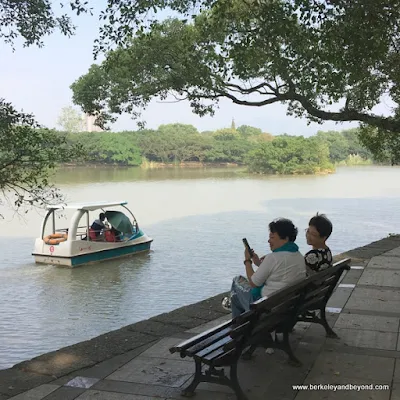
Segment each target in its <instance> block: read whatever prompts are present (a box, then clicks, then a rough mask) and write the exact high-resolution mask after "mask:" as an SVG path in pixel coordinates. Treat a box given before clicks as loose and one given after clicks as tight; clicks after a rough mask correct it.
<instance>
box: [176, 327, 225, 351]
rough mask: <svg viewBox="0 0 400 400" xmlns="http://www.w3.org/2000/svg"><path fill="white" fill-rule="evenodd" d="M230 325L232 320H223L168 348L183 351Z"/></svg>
mask: <svg viewBox="0 0 400 400" xmlns="http://www.w3.org/2000/svg"><path fill="white" fill-rule="evenodd" d="M231 325H232V320H230V321H227V322H224V323H222V324H221V325H218V326H216V327H214V328H211V329H208V330H207V331H205V332H202V333H200V334H198V335H196V336H193V337H192V338H190V339H188V340H185V341H184V342H181V343H179V344H177V345H175V346H173V347H171V348H170V349H169V351H170V352H171V353H176V352H178V351H181V352H182V351H185V350H186V349H187V348H189V347H191V346H194V345H195V344H197V343H199V342H201V341H202V340H204V339H207V338H209V337H210V336H212V335H214V334H216V333H218V332H220V331H222V330H224V329H227V328H228V327H229V326H231Z"/></svg>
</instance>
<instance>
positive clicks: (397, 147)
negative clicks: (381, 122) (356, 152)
mask: <svg viewBox="0 0 400 400" xmlns="http://www.w3.org/2000/svg"><path fill="white" fill-rule="evenodd" d="M358 137H359V140H360V142H361V143H362V144H363V145H364V146H365V147H366V148H367V149H369V150H370V151H371V152H373V154H374V159H375V160H376V161H378V162H382V163H389V164H391V165H398V164H400V135H399V134H398V133H395V132H388V131H383V130H381V129H378V128H372V127H370V126H366V125H365V126H363V127H361V129H360V131H359V132H358Z"/></svg>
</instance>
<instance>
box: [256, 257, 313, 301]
mask: <svg viewBox="0 0 400 400" xmlns="http://www.w3.org/2000/svg"><path fill="white" fill-rule="evenodd" d="M305 277H306V264H305V262H304V257H303V255H302V254H301V253H300V252H299V251H296V252H295V253H293V252H289V251H278V252H276V253H270V254H267V255H266V256H265V258H264V260H263V262H262V263H261V265H260V266H259V267H258V269H257V271H256V272H255V273H254V274H253V276H252V277H251V280H252V282H253V283H254V284H255V285H256V286H262V285H264V287H263V288H262V290H261V294H262V296H268V295H271V294H272V293H273V292H275V291H276V290H279V289H282V288H283V287H285V286H287V285H289V284H290V283H292V282H294V281H296V280H298V279H302V278H305Z"/></svg>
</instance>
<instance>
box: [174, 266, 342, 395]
mask: <svg viewBox="0 0 400 400" xmlns="http://www.w3.org/2000/svg"><path fill="white" fill-rule="evenodd" d="M349 264H350V259H346V260H343V261H340V262H338V263H336V264H334V266H333V267H331V268H329V269H327V270H325V271H322V272H319V273H317V274H315V275H313V276H311V277H308V278H305V279H302V280H299V281H297V282H294V283H293V284H291V285H288V286H287V287H285V288H283V289H281V290H279V291H276V292H275V293H274V294H273V295H271V296H270V297H268V298H265V297H264V298H261V299H260V300H258V301H256V302H254V303H253V304H251V306H250V311H248V312H246V313H243V314H242V315H240V316H239V317H236V318H234V319H232V320H230V321H227V322H225V323H223V324H221V325H219V326H217V327H215V328H212V329H209V330H207V331H205V332H203V333H201V334H199V335H196V336H194V337H193V338H191V339H188V340H185V341H184V342H182V343H179V344H177V345H175V346H173V347H171V348H170V352H171V353H176V352H179V353H180V356H181V357H182V358H184V357H193V359H194V361H195V374H194V377H193V380H192V382H191V383H190V384H189V386H188V387H187V388H186V389H184V390H183V391H182V395H183V396H187V397H190V396H193V395H194V391H195V389H196V387H197V386H198V385H199V383H201V382H210V383H218V384H221V385H226V386H229V387H231V388H232V389H233V390H234V392H235V393H236V396H237V399H239V400H246V399H247V397H246V395H245V394H244V392H243V391H242V389H241V387H240V384H239V381H238V376H237V366H238V361H239V359H240V358H241V356H244V357H243V358H249V357H250V356H251V355H252V353H253V351H254V350H255V349H256V348H257V347H259V346H262V347H265V348H276V349H281V350H283V351H285V352H286V354H287V355H288V357H289V361H290V362H291V363H292V364H293V365H301V363H300V361H299V360H298V359H297V358H296V356H295V355H294V353H293V351H292V349H291V347H290V341H289V334H290V332H291V331H292V330H293V327H294V326H295V325H296V323H297V322H298V321H307V322H312V323H318V324H321V325H322V326H324V328H325V330H326V333H327V335H328V336H330V337H332V336H335V337H336V335H335V333H334V332H333V330H332V329H331V328H330V326H329V324H328V322H327V321H326V315H325V307H326V303H327V302H328V300H329V297H330V296H331V294H332V292H333V290H334V289H335V286H336V284H337V283H338V281H339V279H340V276H341V275H342V273H343V271H344V270H346V269H349V268H350V267H349ZM318 312H319V315H317V313H318ZM277 333H281V334H282V339H279V338H278V335H277ZM247 348H248V350H247V351H246V352H244V350H245V349H247ZM224 367H230V371H229V377H228V376H227V375H226V374H225V371H224Z"/></svg>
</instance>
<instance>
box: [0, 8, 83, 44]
mask: <svg viewBox="0 0 400 400" xmlns="http://www.w3.org/2000/svg"><path fill="white" fill-rule="evenodd" d="M51 3H52V2H51V1H49V0H17V1H15V0H14V1H13V0H0V39H1V40H3V41H4V42H5V43H8V44H11V45H12V44H13V43H14V41H15V39H17V38H18V37H22V39H23V40H24V45H25V46H31V45H37V46H43V42H42V38H43V37H44V36H47V35H49V34H51V33H53V32H54V31H55V30H59V31H60V32H61V33H62V34H63V35H66V36H71V35H73V34H74V31H75V27H74V25H73V24H72V21H71V18H70V17H69V16H68V15H67V14H61V15H58V16H57V15H55V13H54V11H53V9H52V4H51ZM68 3H69V6H70V8H71V9H72V10H73V11H75V13H76V14H77V15H79V14H81V13H86V12H90V11H91V9H89V8H88V7H87V2H84V1H80V0H73V1H69V2H68ZM68 3H67V4H68ZM61 5H62V6H64V4H62V3H61Z"/></svg>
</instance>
